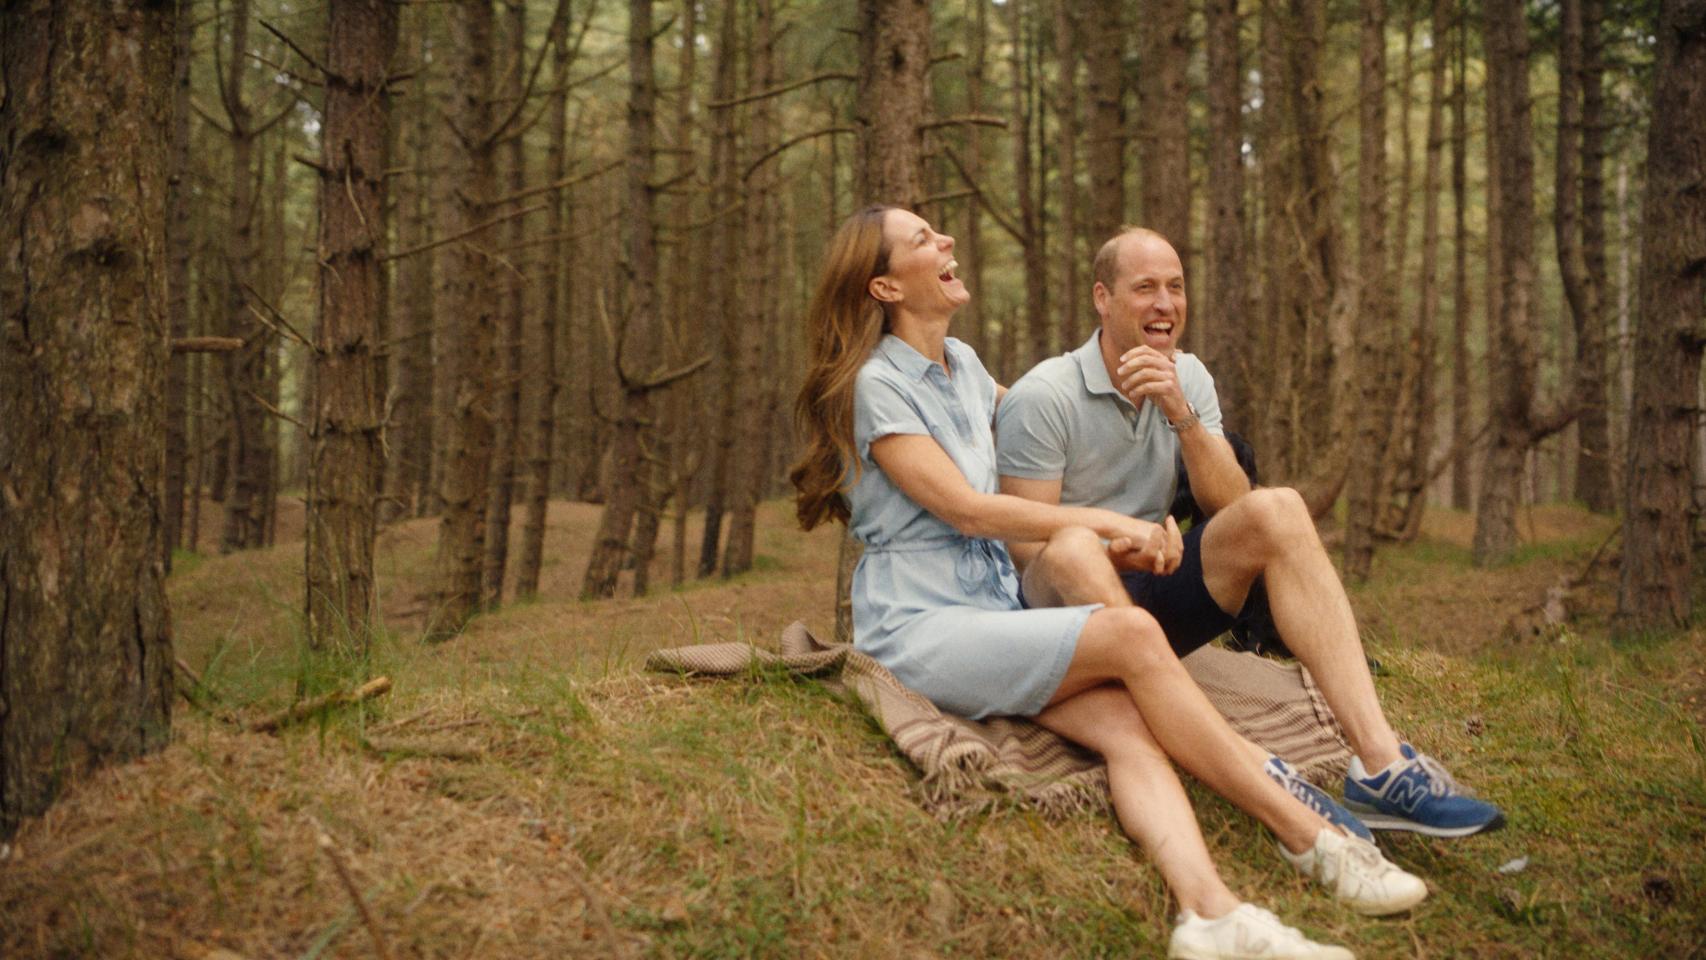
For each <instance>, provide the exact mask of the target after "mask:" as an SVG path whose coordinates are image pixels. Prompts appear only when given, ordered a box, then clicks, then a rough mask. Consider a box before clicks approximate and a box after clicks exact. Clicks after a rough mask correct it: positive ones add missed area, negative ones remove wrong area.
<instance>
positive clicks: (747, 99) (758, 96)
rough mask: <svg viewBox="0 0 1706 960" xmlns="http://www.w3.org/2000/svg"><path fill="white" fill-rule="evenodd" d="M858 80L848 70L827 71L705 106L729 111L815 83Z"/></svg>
mask: <svg viewBox="0 0 1706 960" xmlns="http://www.w3.org/2000/svg"><path fill="white" fill-rule="evenodd" d="M857 79H859V78H858V76H857V75H855V74H852V73H849V72H847V71H846V70H825V71H824V72H823V73H816V74H813V75H811V76H809V77H806V78H805V79H803V80H794V81H792V82H790V83H784V84H782V85H780V86H775V87H771V88H770V89H768V90H759V91H757V92H756V93H748V94H743V95H742V96H738V97H733V98H730V99H728V100H712V101H711V102H710V103H707V104H705V106H707V107H709V108H710V109H712V110H724V109H727V108H729V107H738V106H740V105H741V104H743V103H752V102H753V101H754V100H765V99H768V98H770V97H777V96H781V95H782V94H784V93H787V92H788V91H790V90H798V89H800V88H801V87H809V86H811V85H812V84H814V83H822V82H824V81H825V80H857Z"/></svg>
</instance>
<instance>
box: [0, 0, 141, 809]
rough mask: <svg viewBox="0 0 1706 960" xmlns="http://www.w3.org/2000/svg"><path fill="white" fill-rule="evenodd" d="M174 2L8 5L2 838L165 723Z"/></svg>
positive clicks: (2, 166)
mask: <svg viewBox="0 0 1706 960" xmlns="http://www.w3.org/2000/svg"><path fill="white" fill-rule="evenodd" d="M172 42H173V5H172V4H169V3H128V2H119V3H109V4H103V5H100V6H99V7H97V6H94V5H89V4H58V3H52V2H46V0H32V2H16V3H11V4H8V5H7V6H6V7H5V8H4V10H0V78H3V81H0V87H3V89H4V90H5V91H6V92H5V96H4V97H3V98H0V231H3V233H0V422H3V423H4V424H5V428H4V429H3V430H0V503H3V504H4V506H3V507H0V838H3V839H9V838H10V837H11V836H12V835H13V833H14V832H15V831H16V830H17V828H18V825H19V823H20V821H21V820H22V819H23V818H25V817H29V816H34V815H36V814H39V813H41V812H42V811H43V810H45V809H46V808H47V807H48V806H49V805H50V804H51V803H52V802H53V801H54V799H55V797H56V796H57V795H58V794H59V793H60V791H61V790H62V789H64V787H65V785H66V784H67V782H68V781H70V780H72V779H74V778H76V777H78V776H80V775H82V774H83V773H85V772H87V771H89V770H91V769H93V768H95V767H98V766H101V765H104V764H108V763H116V762H123V761H125V760H128V759H130V758H132V757H135V756H137V755H139V754H142V753H145V752H148V751H151V750H156V749H159V748H160V747H162V746H164V745H165V744H166V743H167V741H168V740H169V737H170V732H171V730H170V722H171V719H170V718H171V709H170V708H171V695H172V639H171V623H170V618H169V615H168V612H167V606H166V594H165V589H164V584H163V581H164V577H165V572H164V567H163V564H162V563H161V559H160V557H161V554H160V549H161V515H160V500H159V493H160V485H161V481H162V479H163V466H164V459H165V422H164V414H165V399H164V387H165V382H166V366H167V362H168V349H169V348H168V343H167V334H168V330H169V320H168V318H167V316H166V314H165V308H166V276H165V271H166V266H167V256H166V248H165V234H166V197H167V181H168V177H169V163H170V160H169V152H168V150H169V136H170V131H171V103H172Z"/></svg>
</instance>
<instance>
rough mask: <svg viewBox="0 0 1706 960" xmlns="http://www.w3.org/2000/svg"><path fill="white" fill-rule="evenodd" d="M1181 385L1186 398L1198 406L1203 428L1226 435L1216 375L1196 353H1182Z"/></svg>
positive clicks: (1219, 434)
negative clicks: (1216, 386) (1216, 387)
mask: <svg viewBox="0 0 1706 960" xmlns="http://www.w3.org/2000/svg"><path fill="white" fill-rule="evenodd" d="M1179 386H1180V389H1182V390H1183V391H1184V394H1185V399H1186V400H1189V401H1190V402H1191V406H1193V407H1195V408H1196V410H1197V416H1198V417H1200V418H1202V425H1203V429H1205V430H1207V431H1208V432H1209V433H1210V434H1211V435H1212V436H1216V437H1224V436H1226V428H1225V426H1224V425H1223V423H1222V418H1221V413H1220V395H1219V393H1217V392H1216V391H1215V389H1214V375H1213V374H1211V373H1209V372H1208V368H1207V367H1205V366H1203V362H1202V361H1201V360H1200V359H1198V358H1197V357H1196V355H1195V354H1183V355H1181V358H1180V369H1179Z"/></svg>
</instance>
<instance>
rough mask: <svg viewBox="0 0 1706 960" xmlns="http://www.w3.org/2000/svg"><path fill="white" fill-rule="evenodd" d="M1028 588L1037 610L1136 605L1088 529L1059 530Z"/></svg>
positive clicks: (1259, 760)
mask: <svg viewBox="0 0 1706 960" xmlns="http://www.w3.org/2000/svg"><path fill="white" fill-rule="evenodd" d="M1024 587H1025V598H1026V601H1027V602H1028V603H1030V605H1031V606H1033V607H1071V606H1078V605H1080V604H1086V603H1099V604H1102V605H1103V606H1105V607H1108V608H1110V609H1118V608H1122V607H1130V606H1132V602H1131V595H1130V594H1128V593H1126V590H1125V584H1123V583H1121V582H1120V578H1119V574H1118V573H1116V572H1115V570H1114V565H1113V563H1112V562H1111V561H1110V560H1109V559H1108V554H1107V550H1106V548H1104V547H1103V546H1102V541H1101V538H1099V537H1097V536H1096V533H1095V531H1093V530H1090V529H1089V528H1087V527H1066V528H1063V529H1061V530H1059V531H1057V532H1056V533H1055V535H1054V536H1053V537H1051V538H1050V539H1049V542H1048V545H1047V546H1045V547H1044V548H1043V550H1042V552H1041V553H1039V554H1037V555H1036V556H1035V557H1034V558H1033V559H1032V560H1031V562H1030V563H1029V564H1027V565H1026V566H1025V575H1024ZM1192 683H1193V684H1194V683H1195V681H1192ZM1216 712H1217V713H1218V712H1219V711H1216ZM1232 735H1233V736H1235V737H1237V738H1238V741H1239V749H1241V750H1242V751H1243V753H1244V755H1245V756H1246V757H1248V758H1249V761H1250V763H1251V764H1253V765H1254V766H1255V768H1256V769H1257V770H1261V769H1262V766H1263V764H1265V763H1267V760H1268V756H1269V753H1268V751H1266V750H1264V749H1262V748H1261V747H1259V746H1257V745H1256V744H1254V743H1251V742H1250V741H1249V740H1248V739H1246V738H1245V737H1244V736H1243V735H1242V734H1239V733H1238V732H1237V731H1236V730H1234V731H1232ZM1264 776H1265V774H1264Z"/></svg>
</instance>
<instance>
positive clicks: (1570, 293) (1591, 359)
mask: <svg viewBox="0 0 1706 960" xmlns="http://www.w3.org/2000/svg"><path fill="white" fill-rule="evenodd" d="M1559 19H1560V23H1559V32H1558V139H1557V149H1556V151H1555V153H1554V158H1555V159H1554V167H1553V174H1554V176H1553V197H1554V200H1553V215H1552V230H1553V237H1554V238H1555V243H1556V250H1557V255H1558V275H1559V277H1560V278H1561V279H1562V281H1563V285H1564V299H1565V301H1566V302H1567V303H1568V304H1569V309H1570V316H1571V318H1572V319H1573V320H1574V321H1575V332H1576V362H1577V363H1578V364H1580V365H1581V368H1582V369H1583V370H1584V371H1587V372H1590V373H1591V374H1592V375H1591V376H1590V377H1589V384H1590V389H1591V390H1592V391H1593V392H1592V393H1590V394H1588V395H1586V396H1583V397H1581V403H1582V407H1583V410H1584V411H1585V410H1589V409H1594V410H1599V411H1601V414H1602V415H1603V411H1604V407H1605V380H1604V370H1605V327H1604V316H1603V312H1604V311H1603V310H1602V309H1601V305H1600V290H1599V287H1598V286H1596V285H1595V284H1594V282H1593V279H1592V278H1591V277H1590V276H1589V273H1588V268H1587V260H1586V258H1585V257H1584V256H1583V253H1582V233H1583V231H1582V216H1581V194H1582V189H1581V188H1582V184H1581V176H1580V174H1581V165H1582V102H1581V101H1582V45H1583V39H1582V3H1581V0H1563V3H1562V5H1561V12H1560V18H1559ZM1592 459H1593V458H1591V457H1588V456H1582V457H1581V458H1579V459H1578V461H1577V464H1578V469H1579V470H1584V471H1588V472H1589V473H1590V474H1591V472H1592V466H1591V463H1590V461H1591V460H1592ZM1603 466H1604V463H1603V461H1601V463H1600V467H1601V468H1602V469H1603ZM1588 480H1589V483H1590V484H1591V483H1593V482H1595V478H1593V477H1592V476H1591V475H1590V476H1589V478H1588Z"/></svg>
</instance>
